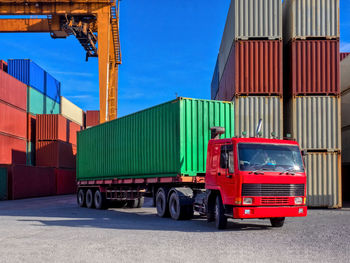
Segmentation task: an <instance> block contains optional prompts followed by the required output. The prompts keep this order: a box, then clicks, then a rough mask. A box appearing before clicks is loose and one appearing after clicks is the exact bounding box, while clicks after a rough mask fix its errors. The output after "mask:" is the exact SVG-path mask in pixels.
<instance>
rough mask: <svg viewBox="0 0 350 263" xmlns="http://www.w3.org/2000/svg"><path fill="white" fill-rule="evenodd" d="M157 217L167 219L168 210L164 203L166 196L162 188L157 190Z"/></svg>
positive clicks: (165, 202)
mask: <svg viewBox="0 0 350 263" xmlns="http://www.w3.org/2000/svg"><path fill="white" fill-rule="evenodd" d="M156 207H157V215H158V216H160V217H168V216H169V210H168V206H167V201H166V194H165V190H164V189H163V188H159V189H158V192H157V196H156Z"/></svg>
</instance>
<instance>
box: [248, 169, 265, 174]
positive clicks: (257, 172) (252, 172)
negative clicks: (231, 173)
mask: <svg viewBox="0 0 350 263" xmlns="http://www.w3.org/2000/svg"><path fill="white" fill-rule="evenodd" d="M248 174H264V172H262V171H259V170H255V171H251V172H249V173H248Z"/></svg>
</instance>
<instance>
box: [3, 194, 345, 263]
mask: <svg viewBox="0 0 350 263" xmlns="http://www.w3.org/2000/svg"><path fill="white" fill-rule="evenodd" d="M145 206H146V207H144V208H140V209H125V208H124V209H110V210H106V211H98V210H92V209H87V208H78V207H77V205H76V203H75V197H74V196H59V197H45V198H35V199H27V200H18V201H4V202H0V262H88V261H90V262H201V263H203V262H215V263H219V262H349V261H350V209H344V210H310V211H309V216H308V217H307V218H295V219H288V220H287V221H286V224H285V226H284V227H283V228H282V229H274V228H271V227H269V222H268V221H262V220H250V221H231V222H230V223H229V227H228V229H227V230H225V231H217V230H216V229H215V226H214V225H213V224H208V223H207V222H206V221H205V220H204V219H202V218H196V219H194V220H192V221H182V222H175V221H173V220H171V219H162V218H159V217H157V216H156V215H155V208H153V207H150V205H149V202H146V205H145Z"/></svg>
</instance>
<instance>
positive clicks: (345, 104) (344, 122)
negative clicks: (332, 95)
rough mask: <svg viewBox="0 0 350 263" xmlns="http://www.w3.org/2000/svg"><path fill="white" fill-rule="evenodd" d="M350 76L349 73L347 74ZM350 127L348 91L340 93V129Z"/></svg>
mask: <svg viewBox="0 0 350 263" xmlns="http://www.w3.org/2000/svg"><path fill="white" fill-rule="evenodd" d="M348 74H349V75H350V71H349V73H348ZM348 126H350V90H347V91H344V92H342V96H341V127H342V128H343V127H348Z"/></svg>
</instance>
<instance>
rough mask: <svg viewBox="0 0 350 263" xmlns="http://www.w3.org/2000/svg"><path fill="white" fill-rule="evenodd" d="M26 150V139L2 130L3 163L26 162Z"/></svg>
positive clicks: (1, 159)
mask: <svg viewBox="0 0 350 263" xmlns="http://www.w3.org/2000/svg"><path fill="white" fill-rule="evenodd" d="M26 150H27V143H26V140H25V139H18V138H16V137H12V136H10V135H7V134H3V133H1V132H0V163H1V164H12V163H13V164H26Z"/></svg>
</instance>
